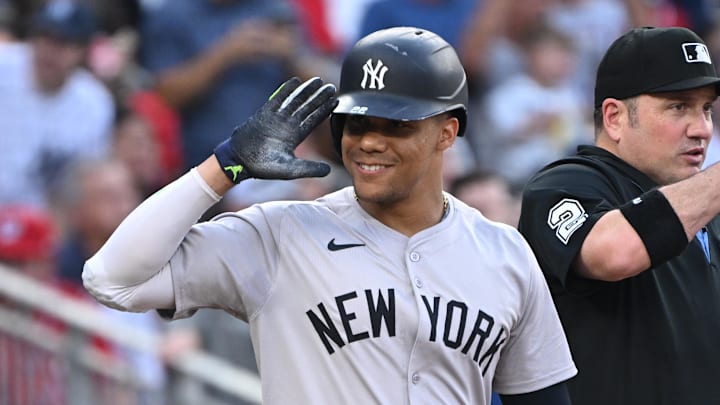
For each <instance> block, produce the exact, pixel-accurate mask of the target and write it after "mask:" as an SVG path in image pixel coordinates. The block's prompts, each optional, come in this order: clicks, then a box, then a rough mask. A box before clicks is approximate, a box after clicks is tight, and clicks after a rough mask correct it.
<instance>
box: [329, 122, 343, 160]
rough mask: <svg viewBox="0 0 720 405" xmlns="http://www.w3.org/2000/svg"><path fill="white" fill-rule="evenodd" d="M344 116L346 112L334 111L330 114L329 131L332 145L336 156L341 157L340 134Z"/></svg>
mask: <svg viewBox="0 0 720 405" xmlns="http://www.w3.org/2000/svg"><path fill="white" fill-rule="evenodd" d="M345 117H346V114H337V113H334V114H332V115H330V133H331V134H332V141H333V146H334V147H335V152H337V154H338V156H340V158H342V147H341V144H342V134H343V128H345Z"/></svg>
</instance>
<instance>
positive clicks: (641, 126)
mask: <svg viewBox="0 0 720 405" xmlns="http://www.w3.org/2000/svg"><path fill="white" fill-rule="evenodd" d="M715 98H716V95H715V89H714V88H713V87H711V86H708V87H703V88H700V89H694V90H686V91H681V92H673V93H662V94H655V95H641V96H638V97H637V98H636V102H635V104H636V111H635V117H634V121H633V120H628V121H627V124H626V125H625V128H624V133H623V135H622V136H621V139H620V142H619V143H618V155H619V156H620V157H621V158H622V159H624V160H625V161H627V162H628V163H630V164H631V165H633V166H634V167H635V168H637V169H639V170H641V171H643V172H644V173H646V174H647V175H648V176H649V177H650V178H652V179H653V180H655V181H656V182H657V183H658V184H661V185H663V184H670V183H674V182H677V181H680V180H683V179H686V178H688V177H690V176H692V175H693V174H695V173H697V172H699V171H700V170H701V168H702V165H703V162H704V160H705V156H706V154H707V147H708V143H709V142H710V138H711V137H712V131H713V121H712V103H713V102H714V101H715Z"/></svg>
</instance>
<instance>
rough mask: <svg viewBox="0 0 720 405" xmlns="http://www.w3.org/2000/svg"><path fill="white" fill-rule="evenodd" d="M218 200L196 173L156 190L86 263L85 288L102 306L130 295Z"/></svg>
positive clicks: (171, 252) (156, 271)
mask: <svg viewBox="0 0 720 405" xmlns="http://www.w3.org/2000/svg"><path fill="white" fill-rule="evenodd" d="M218 200H219V196H218V195H217V194H215V193H214V192H213V191H212V190H211V189H210V187H209V186H208V185H207V184H206V183H205V182H204V181H203V180H202V178H201V177H200V175H199V173H198V172H197V171H196V170H193V171H191V172H190V173H188V174H186V175H184V176H183V177H181V178H180V179H178V180H176V181H174V182H173V183H171V184H169V185H168V186H166V187H165V188H163V189H162V190H160V191H158V192H157V193H155V194H154V195H152V196H151V197H150V198H148V199H147V200H145V201H144V202H143V203H142V204H140V205H139V206H138V207H137V208H136V209H135V210H133V212H131V213H130V215H128V217H127V218H126V219H125V220H124V221H123V222H122V223H121V224H120V226H119V227H118V228H117V229H116V230H115V232H114V233H113V234H112V236H110V238H109V239H108V241H107V242H106V243H105V244H104V245H103V247H102V248H101V249H100V250H99V251H98V252H97V253H96V254H95V255H94V256H93V257H92V258H90V259H89V260H88V261H87V263H86V264H85V269H84V271H83V281H84V284H85V287H86V288H87V289H88V291H89V292H90V293H91V294H93V295H94V296H96V297H97V298H98V300H100V301H101V302H104V303H108V301H111V302H115V303H116V304H119V302H117V301H116V300H120V299H125V298H126V297H127V296H128V295H132V294H133V293H134V290H136V289H138V288H139V287H138V286H141V285H143V284H144V283H146V282H148V280H150V279H152V278H153V277H155V275H156V274H158V273H159V272H160V271H161V270H162V269H163V266H165V264H167V263H168V262H169V261H170V259H171V258H172V256H173V254H174V253H175V252H176V250H177V249H178V247H179V246H180V244H181V242H182V240H183V238H184V237H185V235H186V233H187V232H188V230H189V229H190V227H191V226H192V225H193V224H195V223H196V222H197V220H198V219H199V218H200V217H201V216H202V214H203V213H204V212H205V211H207V209H208V208H210V207H211V206H212V205H213V204H215V203H216V202H217V201H218ZM167 288H170V289H171V288H172V284H170V285H169V286H167ZM124 309H127V308H124ZM130 309H131V310H132V308H130Z"/></svg>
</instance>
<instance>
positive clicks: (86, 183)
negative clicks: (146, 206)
mask: <svg viewBox="0 0 720 405" xmlns="http://www.w3.org/2000/svg"><path fill="white" fill-rule="evenodd" d="M60 185H61V187H59V190H58V194H54V195H53V197H54V198H53V206H54V208H55V209H56V210H57V211H56V213H57V217H58V218H61V219H62V220H63V222H62V224H61V229H62V234H61V238H60V240H59V246H58V250H57V256H56V265H57V272H58V276H59V277H60V278H61V279H62V280H63V282H65V283H67V284H71V285H73V286H75V287H76V288H78V289H81V290H82V279H81V274H82V268H83V264H84V262H85V260H87V259H88V258H89V257H90V256H92V255H93V254H95V252H97V250H98V249H99V248H100V246H101V245H102V244H103V243H105V241H106V240H107V238H108V237H109V236H110V234H111V233H112V232H113V231H114V230H115V228H117V226H118V225H119V224H120V222H121V221H122V220H123V219H124V218H125V217H126V216H127V214H128V213H130V211H132V209H134V208H135V207H136V206H137V205H138V204H139V202H140V189H139V187H138V185H137V184H136V182H135V179H134V178H133V174H132V172H131V171H130V170H129V168H128V167H127V166H126V165H125V164H124V163H123V162H122V161H120V160H116V159H112V158H107V159H101V160H93V159H88V160H79V161H77V162H75V163H74V164H73V165H72V166H71V167H70V168H68V170H67V172H66V174H65V176H64V177H63V178H62V181H61V183H60ZM103 311H104V312H105V313H106V316H107V317H108V318H109V319H111V320H113V321H114V322H117V323H121V324H127V325H131V326H133V327H136V328H139V329H144V330H147V331H150V332H154V333H162V332H164V330H163V324H164V323H163V322H162V321H161V320H160V318H159V317H158V316H157V315H156V314H154V313H145V314H129V313H124V312H119V311H115V310H112V309H109V308H105V309H103ZM120 355H121V356H122V357H123V358H125V359H127V360H128V361H129V362H130V363H131V364H132V365H133V367H134V369H135V370H136V373H137V377H138V379H140V380H141V381H143V383H144V384H146V385H147V386H148V387H153V388H154V389H153V390H151V391H152V392H159V391H160V389H161V388H162V387H163V386H164V384H165V378H166V376H165V370H164V365H163V363H162V361H160V360H159V359H157V358H155V357H153V356H148V355H145V354H142V353H139V352H135V351H127V352H126V351H122V352H120ZM154 400H156V398H154ZM152 403H155V402H152Z"/></svg>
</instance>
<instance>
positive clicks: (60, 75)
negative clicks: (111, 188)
mask: <svg viewBox="0 0 720 405" xmlns="http://www.w3.org/2000/svg"><path fill="white" fill-rule="evenodd" d="M31 27H32V29H31V36H30V38H29V41H28V42H26V43H25V42H23V43H11V44H7V45H4V46H2V47H0V89H1V90H0V111H1V112H2V114H0V133H2V137H0V161H1V162H2V163H3V170H1V171H0V203H8V202H22V203H28V204H34V205H39V206H44V205H45V204H46V203H47V189H48V187H52V186H53V183H54V181H55V180H56V179H57V178H58V176H59V175H60V174H61V173H62V171H63V169H64V167H65V166H66V165H67V164H68V163H69V162H71V161H72V160H73V159H76V158H78V157H83V156H104V155H105V154H107V152H108V150H109V144H110V131H111V128H112V123H113V115H114V106H113V101H112V98H111V96H110V94H109V92H108V91H107V89H106V88H105V87H104V86H103V85H102V83H100V82H99V81H98V80H96V79H95V78H94V77H93V76H92V75H91V74H90V73H89V72H88V71H86V70H85V69H84V68H83V67H82V66H83V63H84V60H85V54H86V51H87V47H88V44H89V41H90V40H91V38H92V37H93V35H94V34H95V32H96V21H95V17H94V15H93V13H92V11H91V10H90V9H89V8H87V7H85V6H82V5H81V4H76V3H72V2H70V1H68V0H52V1H50V2H48V4H47V5H46V6H45V7H44V8H42V9H40V10H39V11H38V12H37V13H36V14H35V15H34V16H33V18H32V20H31Z"/></svg>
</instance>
